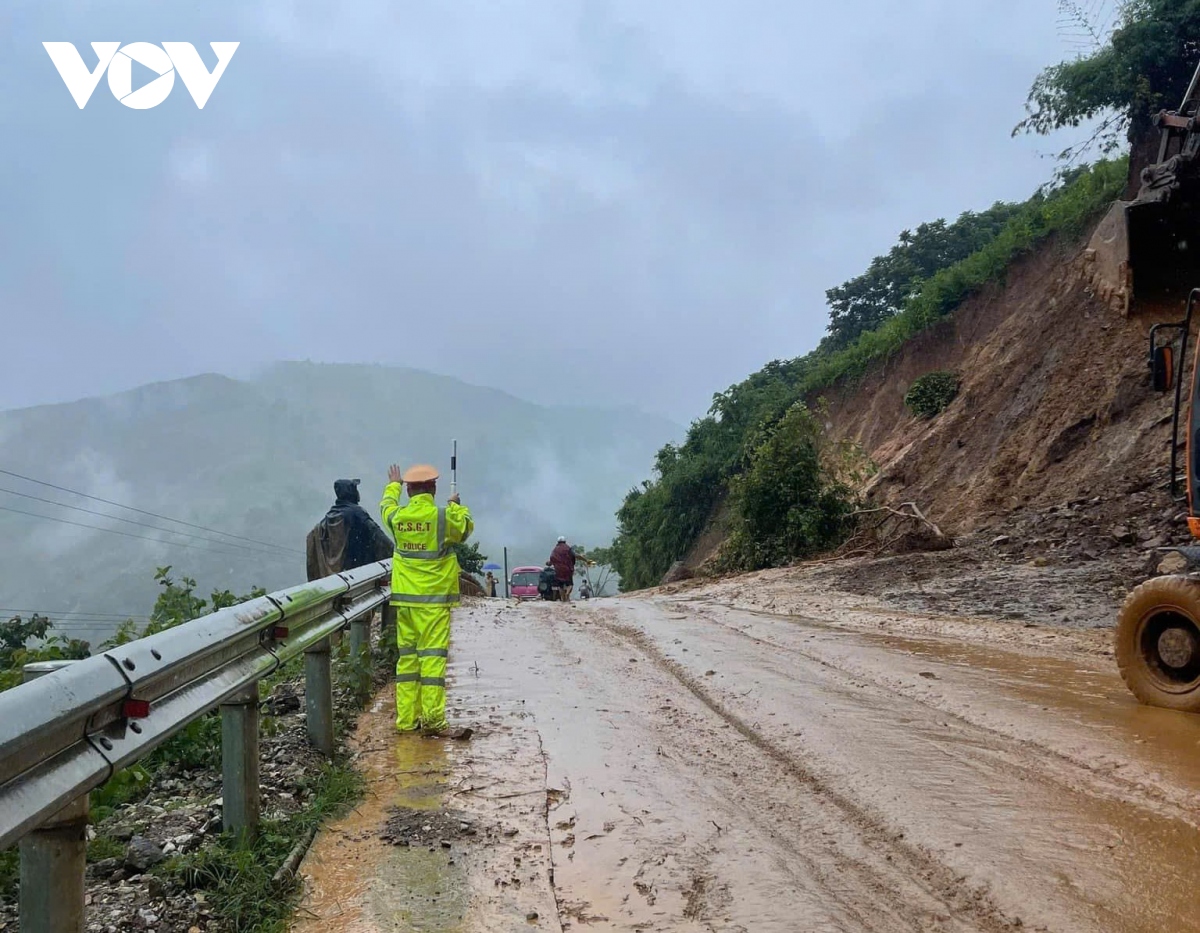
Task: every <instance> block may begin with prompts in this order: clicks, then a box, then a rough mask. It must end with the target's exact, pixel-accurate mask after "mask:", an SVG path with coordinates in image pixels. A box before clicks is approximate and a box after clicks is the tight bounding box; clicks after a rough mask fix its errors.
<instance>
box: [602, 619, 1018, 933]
mask: <svg viewBox="0 0 1200 933" xmlns="http://www.w3.org/2000/svg"><path fill="white" fill-rule="evenodd" d="M596 616H597V617H596V618H595V621H594V624H596V625H598V626H600V627H601V628H602V629H603V630H605V631H607V632H608V633H610V634H611V635H612V636H614V637H615V638H617V639H619V640H621V641H624V642H625V643H626V644H627V645H629V646H631V647H633V648H634V649H636V650H637V651H639V652H641V653H642V654H643V655H644V656H645V657H647V658H648V659H649V660H650V661H651V663H652V664H653V665H654V666H655V667H657V668H658V669H659V670H660V671H662V672H664V673H665V674H667V675H669V676H670V677H671V678H672V679H673V680H675V681H676V682H678V683H679V684H680V685H681V686H682V687H684V688H685V689H686V690H687V691H688V692H689V693H690V694H691V695H692V696H694V697H695V698H696V699H697V700H698V701H699V702H700V703H701V704H702V705H703V706H704V707H706V708H707V709H708V710H709V711H710V712H712V713H713V714H715V715H716V716H717V717H719V718H720V719H721V720H722V721H723V722H725V723H726V724H728V726H729V727H731V728H732V729H734V730H735V731H736V732H737V733H738V734H739V735H740V736H741V737H742V738H743V739H744V740H745V741H747V742H749V743H750V744H751V745H752V746H753V747H754V748H755V749H756V750H757V751H759V752H761V753H762V755H763V756H765V758H766V759H768V760H769V761H770V762H771V763H772V764H774V765H775V766H776V767H778V768H779V769H781V770H782V772H783V774H784V775H785V776H786V777H787V778H790V779H791V780H792V781H793V782H794V783H796V784H798V785H800V786H801V787H803V788H804V790H805V791H806V792H807V797H808V799H809V800H810V801H813V802H815V803H816V804H817V806H818V808H819V809H824V810H825V811H826V816H827V817H829V816H831V815H833V814H830V813H829V812H828V811H830V810H832V811H833V813H834V814H836V816H837V817H838V818H840V819H838V818H835V820H834V822H835V823H840V824H841V825H842V826H844V827H847V828H849V829H850V830H851V832H852V833H853V834H854V836H855V837H857V841H858V842H859V843H860V844H862V845H863V846H864V848H865V849H867V851H869V852H871V853H872V854H873V855H876V856H878V858H879V860H880V862H881V863H882V864H881V865H872V864H869V863H868V862H867V861H866V860H864V859H862V858H861V857H857V856H854V855H853V854H851V853H848V852H845V851H842V850H840V849H838V848H837V847H836V843H833V845H834V848H833V850H832V851H829V850H827V851H826V852H825V853H823V854H824V855H826V856H828V857H829V858H831V859H833V860H834V861H835V868H836V872H830V871H829V869H828V866H825V865H822V864H821V863H820V862H819V861H818V860H817V859H816V858H814V856H813V855H812V853H811V850H806V849H805V848H803V847H802V846H800V845H799V844H797V843H796V842H795V840H794V839H793V838H791V837H789V836H788V835H786V834H784V833H783V832H781V831H780V827H779V826H778V824H775V825H770V824H768V825H763V821H761V820H760V821H759V825H760V827H761V828H762V829H763V830H764V831H765V832H766V833H768V834H769V835H770V836H771V837H772V838H773V841H774V842H775V843H776V844H777V845H779V846H780V847H782V848H783V849H785V850H786V851H788V852H789V853H790V854H791V855H792V856H793V857H794V858H796V859H797V860H799V861H800V862H802V863H803V864H804V866H805V868H806V869H807V874H808V877H811V878H813V879H815V880H817V881H818V882H819V883H821V884H822V886H823V887H824V888H825V889H826V891H827V893H828V894H829V895H830V896H831V897H832V898H833V899H834V900H835V901H836V903H838V904H839V906H840V907H841V908H842V909H843V910H844V911H845V912H846V913H847V915H848V918H849V919H850V920H852V922H853V923H854V924H856V926H853V927H846V928H845V929H854V930H864V931H876V930H892V929H896V926H895V923H894V922H891V921H895V920H900V921H901V922H902V923H903V926H904V927H906V928H908V929H912V930H917V931H928V930H938V929H943V930H950V929H962V926H961V924H962V923H967V924H969V927H968V928H969V929H973V930H978V931H985V933H1000V931H1011V930H1018V929H1023V928H1024V924H1023V923H1022V921H1021V920H1020V919H1019V918H1015V917H1014V918H1009V917H1007V916H1006V915H1005V914H1004V912H1003V911H1002V910H1001V909H1000V908H999V907H998V905H996V904H995V903H994V902H993V901H992V899H991V898H990V896H989V894H988V892H987V890H986V889H985V888H981V887H971V886H969V885H968V884H967V883H966V878H965V876H963V875H961V874H959V873H958V872H956V871H955V870H954V869H952V868H951V867H950V866H948V865H946V864H945V863H944V862H942V861H941V860H940V859H938V858H937V856H936V855H934V854H933V853H931V852H929V851H927V850H926V849H924V848H922V847H920V846H916V845H913V844H910V843H907V842H905V841H904V834H903V833H901V832H897V831H895V830H893V829H890V828H889V827H888V826H887V825H886V823H885V822H884V821H883V820H882V819H881V818H880V817H879V816H878V815H876V814H875V813H873V812H872V811H871V810H870V809H869V808H868V807H866V806H864V805H863V804H860V803H859V802H858V801H856V800H854V799H852V798H851V797H849V796H847V795H846V794H844V793H842V792H840V791H838V790H837V789H836V788H834V787H833V786H831V784H830V783H829V782H828V781H827V780H825V779H823V778H822V777H821V776H819V775H818V774H816V773H815V772H814V771H813V770H812V769H810V768H809V767H807V766H806V765H805V764H804V763H802V762H801V761H799V760H797V759H796V758H795V757H794V756H793V755H792V754H789V753H788V752H787V751H786V750H785V749H782V748H780V747H778V746H777V745H775V744H774V743H772V742H771V741H770V740H769V739H768V738H767V737H766V736H764V735H763V734H762V733H760V732H759V731H757V730H756V729H755V728H754V727H753V726H751V725H750V724H749V723H748V722H746V721H745V720H744V719H743V718H742V717H740V716H738V715H737V714H736V713H734V712H732V711H731V710H729V709H728V708H727V707H726V706H725V705H724V704H723V703H722V702H721V701H720V700H719V699H718V698H717V697H715V696H714V695H713V694H712V693H710V692H709V691H708V690H706V689H705V687H704V686H703V685H702V684H701V682H700V681H699V680H697V678H696V677H694V676H693V675H692V674H690V673H689V672H688V671H687V670H686V669H685V668H684V667H683V666H682V665H680V664H679V663H678V662H676V661H674V660H672V659H671V658H669V657H667V656H666V655H665V654H663V652H662V651H661V650H660V649H659V648H658V646H657V645H656V644H655V643H654V641H653V640H652V639H651V638H650V637H649V636H648V635H647V634H646V633H645V632H643V631H641V630H640V629H638V628H636V627H633V626H630V625H626V624H623V623H620V622H617V621H613V620H611V619H608V618H606V617H604V616H601V615H600V614H599V613H597V614H596ZM814 660H817V661H819V659H814ZM821 663H823V662H821ZM893 866H894V869H895V870H896V871H897V872H899V874H901V875H902V876H903V878H904V879H905V880H906V881H907V882H908V883H910V884H912V885H913V886H914V887H916V888H917V889H918V890H920V891H922V892H923V893H924V894H925V895H926V896H927V897H928V898H929V899H930V901H931V902H933V903H935V904H937V905H939V906H940V907H941V909H942V910H941V911H930V910H929V909H927V908H922V907H919V906H917V905H914V904H912V903H911V900H910V898H909V897H908V896H906V894H905V892H903V891H902V890H901V889H900V887H899V886H898V885H897V883H896V881H895V880H894V879H892V878H889V877H888V874H889V873H890V871H891V869H892V867H893ZM846 872H852V873H853V874H854V875H856V876H857V877H858V878H859V879H860V882H861V888H862V889H865V890H866V892H869V893H870V894H873V895H875V896H876V897H880V898H885V899H886V900H887V901H888V905H887V909H883V906H882V905H881V904H879V903H878V902H874V903H871V905H870V906H871V908H872V910H871V914H869V915H868V914H867V913H865V912H864V911H863V909H862V908H863V898H862V894H863V893H864V891H863V890H858V891H850V892H847V891H846V890H845V889H846V888H847V887H848V886H847V885H846V884H845V883H844V880H845V879H844V878H843V877H842V875H843V873H846ZM839 881H841V882H843V883H841V884H839V883H838V882H839ZM856 902H857V903H856ZM942 911H944V913H943V912H942ZM884 918H886V919H884ZM877 920H882V923H883V925H877V923H876V921H877Z"/></svg>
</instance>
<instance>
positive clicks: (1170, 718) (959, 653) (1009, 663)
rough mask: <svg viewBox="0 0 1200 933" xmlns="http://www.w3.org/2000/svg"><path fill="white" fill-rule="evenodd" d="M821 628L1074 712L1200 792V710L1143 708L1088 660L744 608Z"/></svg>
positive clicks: (1148, 764) (843, 639)
mask: <svg viewBox="0 0 1200 933" xmlns="http://www.w3.org/2000/svg"><path fill="white" fill-rule="evenodd" d="M736 611H737V612H738V613H740V614H744V615H751V616H758V617H761V618H766V619H772V620H775V621H780V620H783V621H787V622H789V623H791V624H794V625H797V626H800V627H803V628H807V629H813V630H814V631H817V632H819V633H820V635H819V636H818V637H823V636H825V635H826V634H828V636H830V637H831V638H832V639H833V640H834V641H836V643H837V644H839V646H847V647H851V648H852V646H854V645H856V644H859V645H861V644H867V645H879V646H882V647H884V648H887V649H889V650H892V651H900V652H903V653H904V654H907V655H910V656H911V657H914V658H920V659H922V660H926V661H931V662H936V663H939V664H946V665H949V666H951V667H955V668H959V669H961V670H962V671H964V673H966V674H968V675H969V676H980V675H982V676H984V677H986V678H987V684H988V689H989V690H996V689H999V690H1002V691H1003V692H1004V693H1006V694H1008V695H1009V696H1013V697H1016V698H1018V699H1021V700H1023V701H1025V702H1027V703H1029V704H1032V705H1034V706H1036V707H1038V708H1039V709H1049V710H1054V711H1056V712H1060V713H1066V714H1068V715H1069V716H1070V717H1071V718H1072V720H1073V721H1075V722H1077V723H1079V724H1081V725H1085V726H1088V727H1091V728H1095V729H1098V730H1099V731H1101V732H1102V733H1104V734H1106V735H1107V736H1109V737H1110V738H1112V739H1114V740H1116V741H1117V742H1119V743H1120V745H1121V751H1122V752H1123V754H1125V755H1127V756H1128V757H1129V758H1130V759H1133V760H1136V761H1137V762H1138V763H1139V765H1140V766H1142V767H1144V768H1147V769H1149V770H1151V771H1154V772H1160V773H1162V774H1163V775H1164V776H1165V777H1167V778H1168V779H1169V780H1171V781H1172V782H1174V783H1178V784H1182V785H1183V786H1184V787H1187V788H1189V789H1190V790H1192V791H1193V792H1195V793H1197V794H1200V715H1195V714H1191V713H1179V712H1175V711H1172V710H1164V709H1157V708H1155V707H1149V706H1143V705H1142V704H1140V703H1138V702H1137V700H1136V699H1134V697H1133V695H1132V694H1131V693H1130V692H1129V691H1128V690H1127V689H1126V688H1125V684H1124V683H1123V682H1122V681H1121V678H1120V675H1119V674H1118V673H1117V669H1116V662H1115V661H1112V662H1110V663H1111V665H1112V666H1111V669H1108V668H1105V669H1100V668H1097V667H1088V666H1083V665H1085V664H1086V663H1087V662H1082V663H1081V662H1077V661H1069V660H1063V659H1060V658H1054V657H1046V656H1044V655H1034V654H1026V653H1022V652H1016V651H1007V650H1005V649H1004V648H1000V647H996V646H993V645H971V644H969V643H964V642H961V641H951V640H949V639H946V640H943V639H938V638H918V637H912V636H905V635H896V634H892V633H883V632H870V631H862V632H860V631H848V630H846V629H845V628H842V627H839V626H835V625H830V624H828V623H826V622H823V621H822V620H820V619H814V618H810V617H808V616H800V615H781V614H776V613H767V612H761V611H746V610H740V609H739V610H736Z"/></svg>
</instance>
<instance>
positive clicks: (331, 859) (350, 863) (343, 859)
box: [291, 687, 468, 933]
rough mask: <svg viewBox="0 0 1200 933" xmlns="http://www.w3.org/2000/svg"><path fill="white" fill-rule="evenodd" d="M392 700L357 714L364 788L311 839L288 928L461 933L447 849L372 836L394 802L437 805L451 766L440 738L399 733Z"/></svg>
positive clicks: (329, 932)
mask: <svg viewBox="0 0 1200 933" xmlns="http://www.w3.org/2000/svg"><path fill="white" fill-rule="evenodd" d="M393 704H394V696H393V695H392V688H391V687H387V688H385V689H384V690H383V691H382V692H381V693H380V694H379V696H378V697H377V698H376V700H375V703H374V704H373V706H372V708H371V709H369V710H368V711H367V712H365V713H363V715H362V716H361V717H360V719H359V723H358V729H357V731H356V733H355V736H354V739H353V741H352V747H353V748H354V749H355V751H357V752H358V753H359V756H360V757H359V759H358V765H359V767H360V768H361V769H362V770H363V772H364V773H365V775H366V778H367V782H368V788H367V794H366V797H365V799H364V800H363V801H362V803H361V804H360V805H359V806H358V807H357V808H356V809H355V810H354V811H353V812H352V813H350V814H349V815H348V816H347V817H345V818H344V819H342V820H339V821H338V822H337V823H335V824H333V825H331V826H328V827H326V828H325V829H324V830H323V831H322V832H321V833H320V834H319V835H318V837H317V840H316V842H315V843H314V845H313V847H312V849H311V850H310V851H309V853H308V855H307V857H306V858H305V859H304V862H303V864H302V866H301V869H300V870H301V874H303V875H304V878H305V896H304V900H303V901H302V903H301V905H300V907H299V909H298V910H297V915H296V919H295V920H294V921H293V923H292V925H291V930H292V931H294V933H317V931H321V933H393V931H394V933H400V931H408V930H414V931H415V930H420V931H425V933H455V931H458V930H461V929H462V920H463V916H464V914H465V913H466V909H467V901H468V893H467V888H468V885H467V882H466V876H465V872H464V870H463V868H462V866H461V864H460V862H459V861H458V860H455V859H454V857H453V854H452V853H450V852H448V851H446V850H443V849H441V848H438V849H436V850H434V851H430V850H428V849H425V848H415V847H414V848H409V847H399V846H393V845H391V844H389V843H386V842H384V841H382V840H381V839H379V832H380V830H381V829H382V828H383V826H384V824H385V823H386V822H387V818H388V813H389V811H390V810H391V808H393V807H403V808H406V809H416V810H430V811H433V810H437V809H438V808H439V807H440V806H441V805H442V802H443V800H444V798H445V793H446V785H447V780H448V777H449V774H450V770H451V766H452V765H451V760H450V756H449V754H448V752H447V748H446V744H445V743H444V742H438V741H429V740H427V739H422V738H420V737H419V736H415V735H411V736H399V735H397V734H396V732H395V729H394V727H393V720H394V719H395V716H394V715H393V708H394V707H393Z"/></svg>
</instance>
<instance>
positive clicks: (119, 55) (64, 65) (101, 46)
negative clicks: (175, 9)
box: [42, 42, 241, 110]
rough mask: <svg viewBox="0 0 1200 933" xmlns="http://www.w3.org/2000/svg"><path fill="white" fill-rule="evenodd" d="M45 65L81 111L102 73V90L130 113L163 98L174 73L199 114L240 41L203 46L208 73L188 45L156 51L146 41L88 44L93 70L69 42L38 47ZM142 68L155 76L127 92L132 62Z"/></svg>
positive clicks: (130, 86) (170, 44)
mask: <svg viewBox="0 0 1200 933" xmlns="http://www.w3.org/2000/svg"><path fill="white" fill-rule="evenodd" d="M42 45H43V46H44V47H45V49H46V52H47V53H48V54H49V55H50V60H51V61H52V62H54V67H55V68H57V69H58V73H59V75H61V76H62V79H63V83H65V84H66V85H67V90H68V91H70V92H71V96H72V97H73V98H75V103H77V104H78V105H79V109H80V110H82V109H83V108H84V107H85V106H86V105H87V102H88V100H89V99H91V96H92V92H93V91H94V90H96V85H97V84H99V83H100V76H101V75H103V74H104V72H105V70H106V69H107V70H108V87H109V90H111V91H112V92H113V97H115V98H116V99H117V100H119V101H120V102H121V103H123V104H124V105H125V106H126V107H132V108H133V109H134V110H149V109H150V108H151V107H157V106H158V105H159V104H161V103H162V102H163V101H164V100H166V99H167V97H168V95H169V94H170V93H171V89H172V88H173V87H174V86H175V73H176V72H178V73H179V77H180V78H182V79H183V86H184V87H186V88H187V89H188V93H190V94H191V95H192V100H194V101H195V102H196V106H197V107H198V108H200V109H201V110H203V109H204V105H205V104H206V103H208V98H209V97H210V96H211V95H212V92H213V89H214V88H215V87H216V86H217V82H218V81H220V80H221V75H223V74H225V66H226V65H228V64H229V60H230V59H231V58H233V53H234V52H235V51H237V47H238V46H239V45H241V43H240V42H210V43H209V47H210V48H211V49H212V50H213V52H214V53H215V54H216V56H217V67H216V68H214V69H213V70H212V71H211V72H210V71H209V70H208V69H207V68H205V67H204V62H203V60H202V59H201V58H200V53H199V52H197V51H196V49H195V48H194V47H193V46H192V44H191V43H190V42H164V43H163V44H162V46H161V47H159V46H157V45H154V44H153V43H152V42H131V43H129V45H121V43H120V42H93V43H92V50H93V51H94V52H95V53H96V56H97V58H99V59H100V62H99V64H97V65H96V70H95V71H88V67H87V65H85V64H84V63H83V57H82V56H81V55H80V54H79V52H78V51H76V49H75V46H74V44H73V43H70V42H43V43H42ZM134 62H137V63H138V64H139V65H144V66H145V67H146V68H149V69H150V70H151V71H153V72H154V73H155V74H157V75H158V77H157V78H154V79H153V80H151V81H148V82H147V83H146V84H143V85H142V86H141V87H140V88H138V89H137V90H136V91H135V90H134V89H133V63H134Z"/></svg>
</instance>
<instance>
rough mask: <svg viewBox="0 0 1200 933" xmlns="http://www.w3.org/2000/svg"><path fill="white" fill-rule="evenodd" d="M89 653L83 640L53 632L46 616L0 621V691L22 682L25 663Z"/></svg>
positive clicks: (70, 657) (72, 658)
mask: <svg viewBox="0 0 1200 933" xmlns="http://www.w3.org/2000/svg"><path fill="white" fill-rule="evenodd" d="M31 642H32V643H33V644H30V643H31ZM89 654H91V646H90V645H89V644H88V643H87V642H86V641H80V640H79V639H77V638H67V637H64V636H62V635H59V634H57V633H55V632H54V623H53V622H52V621H51V620H50V618H49V617H48V616H44V615H40V614H39V613H34V614H33V615H32V616H30V617H29V618H24V617H23V616H19V615H18V616H13V617H12V618H10V619H9V620H8V621H6V622H0V690H8V689H9V688H10V687H15V686H16V685H17V684H19V683H21V682H22V681H23V680H24V676H25V675H24V667H25V665H26V664H34V663H36V662H38V661H68V660H78V659H80V658H86V657H87V656H88V655H89Z"/></svg>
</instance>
